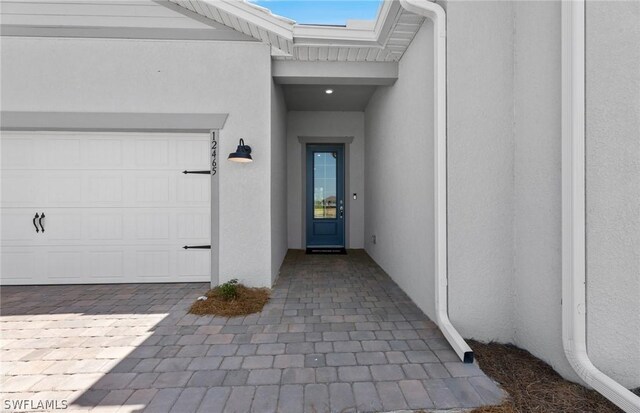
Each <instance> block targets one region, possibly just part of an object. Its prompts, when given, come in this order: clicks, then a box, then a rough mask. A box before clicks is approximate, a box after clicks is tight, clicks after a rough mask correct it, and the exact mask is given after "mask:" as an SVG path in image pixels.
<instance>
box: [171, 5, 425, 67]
mask: <svg viewBox="0 0 640 413" xmlns="http://www.w3.org/2000/svg"><path fill="white" fill-rule="evenodd" d="M168 1H170V2H172V3H175V4H177V5H180V6H182V7H184V8H187V9H189V10H191V11H193V12H195V13H198V14H200V15H202V16H204V17H206V18H209V19H212V20H214V21H216V22H218V23H222V24H224V25H226V26H228V27H231V28H233V29H235V30H237V31H239V32H242V33H244V34H246V35H249V36H251V37H253V38H255V39H257V40H260V41H262V42H264V43H267V44H269V45H270V46H271V48H272V56H273V58H274V59H278V60H302V61H355V62H357V61H362V62H364V61H372V62H393V61H396V62H397V61H399V60H400V58H401V57H402V55H403V54H404V52H405V50H406V49H407V47H408V46H409V44H410V43H411V40H413V37H414V36H415V34H416V33H417V31H418V30H419V29H420V26H421V25H422V22H423V21H424V18H423V17H422V16H418V15H416V14H413V13H410V12H408V11H406V10H405V9H403V8H402V7H401V6H400V3H399V2H398V1H397V0H385V1H383V2H382V4H381V7H380V10H379V11H378V16H377V18H376V20H375V21H373V22H362V21H349V22H348V23H347V25H346V26H322V25H300V24H296V23H295V22H294V21H293V20H290V19H287V18H284V17H281V16H277V15H274V14H273V13H271V11H269V10H268V9H265V8H263V7H260V6H257V5H255V4H253V3H250V2H248V1H246V0H168Z"/></svg>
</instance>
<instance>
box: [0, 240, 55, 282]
mask: <svg viewBox="0 0 640 413" xmlns="http://www.w3.org/2000/svg"><path fill="white" fill-rule="evenodd" d="M0 257H1V258H2V262H1V263H0V269H1V271H0V281H2V284H5V285H10V284H44V280H45V279H46V276H45V271H46V265H45V264H46V262H45V260H44V258H45V257H44V256H43V251H42V250H37V249H24V248H2V251H1V252H0Z"/></svg>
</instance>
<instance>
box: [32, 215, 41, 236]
mask: <svg viewBox="0 0 640 413" xmlns="http://www.w3.org/2000/svg"><path fill="white" fill-rule="evenodd" d="M39 217H40V215H38V213H37V212H36V216H35V217H33V226H34V227H36V232H40V229H39V228H38V224H36V219H38V218H39Z"/></svg>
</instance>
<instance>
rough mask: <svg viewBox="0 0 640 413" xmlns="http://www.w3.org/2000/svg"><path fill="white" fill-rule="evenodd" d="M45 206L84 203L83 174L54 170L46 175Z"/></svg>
mask: <svg viewBox="0 0 640 413" xmlns="http://www.w3.org/2000/svg"><path fill="white" fill-rule="evenodd" d="M45 179H46V192H45V194H46V198H45V199H44V201H45V202H44V205H43V207H44V206H49V205H82V175H79V174H74V173H71V172H57V171H56V172H52V173H48V174H47V176H46V178H45Z"/></svg>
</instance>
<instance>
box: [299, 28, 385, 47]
mask: <svg viewBox="0 0 640 413" xmlns="http://www.w3.org/2000/svg"><path fill="white" fill-rule="evenodd" d="M293 38H294V43H295V44H296V45H303V46H309V45H323V46H327V45H340V46H344V45H347V44H348V45H353V46H379V45H380V44H379V43H378V38H377V36H376V35H375V32H374V31H373V30H366V29H365V30H362V29H350V28H348V27H338V26H312V25H296V26H294V27H293Z"/></svg>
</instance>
